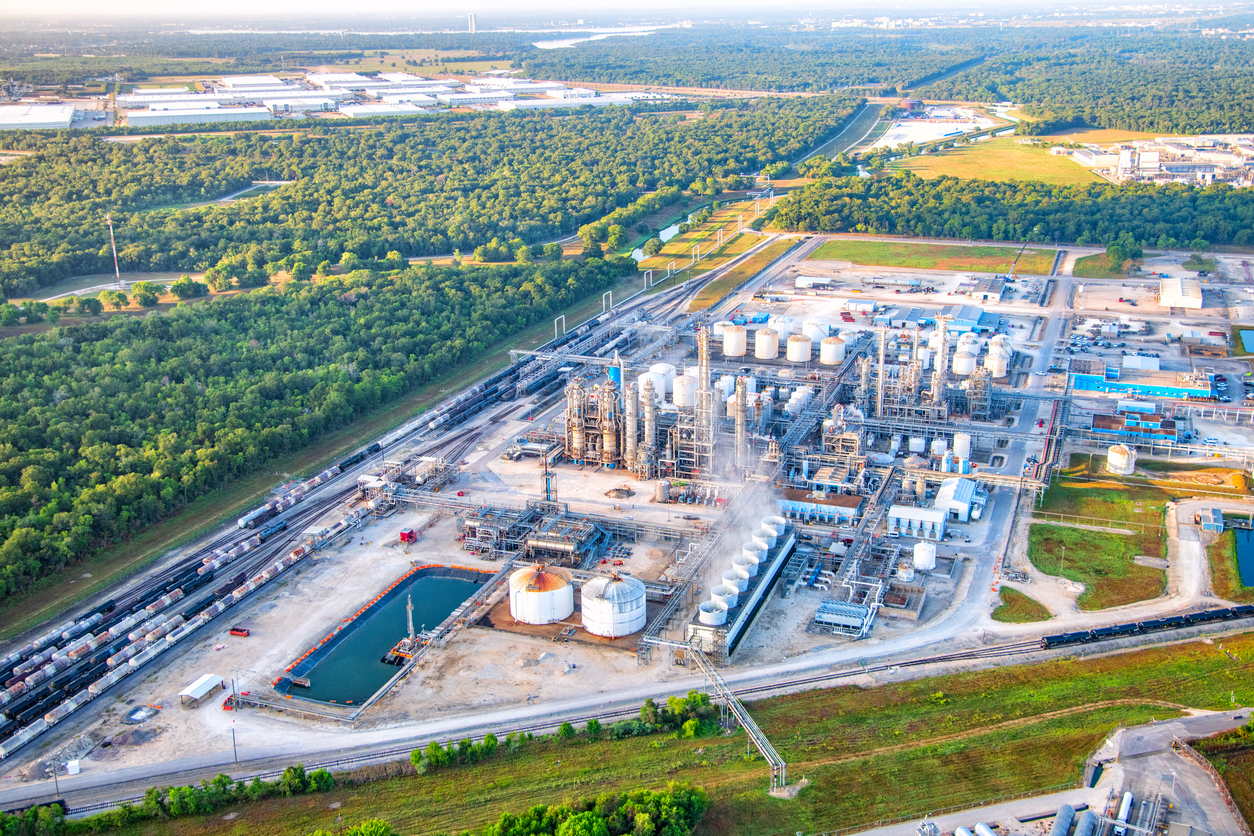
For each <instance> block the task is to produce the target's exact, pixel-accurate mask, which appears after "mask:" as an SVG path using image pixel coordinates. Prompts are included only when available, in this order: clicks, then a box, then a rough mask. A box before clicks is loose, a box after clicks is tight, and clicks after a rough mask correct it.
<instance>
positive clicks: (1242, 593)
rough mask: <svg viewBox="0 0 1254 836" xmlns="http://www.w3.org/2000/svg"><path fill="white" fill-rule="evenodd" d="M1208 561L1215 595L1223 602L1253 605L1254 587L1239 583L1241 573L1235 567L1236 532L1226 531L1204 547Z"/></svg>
mask: <svg viewBox="0 0 1254 836" xmlns="http://www.w3.org/2000/svg"><path fill="white" fill-rule="evenodd" d="M1206 556H1207V558H1209V560H1210V578H1211V586H1212V587H1213V588H1214V590H1215V595H1217V596H1218V597H1220V598H1223V599H1224V600H1225V601H1237V602H1240V603H1242V604H1254V587H1249V586H1245V585H1244V584H1242V583H1241V571H1240V569H1239V567H1238V566H1237V532H1236V531H1234V530H1233V529H1228V530H1227V531H1225V532H1224V533H1223V534H1220V535H1219V536H1218V537H1216V538H1215V541H1214V542H1213V543H1211V544H1210V545H1209V546H1207V547H1206Z"/></svg>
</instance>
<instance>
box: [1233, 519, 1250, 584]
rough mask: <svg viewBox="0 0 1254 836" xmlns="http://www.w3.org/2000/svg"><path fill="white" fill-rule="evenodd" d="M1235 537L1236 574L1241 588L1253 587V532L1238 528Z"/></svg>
mask: <svg viewBox="0 0 1254 836" xmlns="http://www.w3.org/2000/svg"><path fill="white" fill-rule="evenodd" d="M1236 535H1237V573H1238V574H1239V575H1240V576H1241V586H1249V587H1254V531H1251V530H1250V529H1248V528H1238V529H1236Z"/></svg>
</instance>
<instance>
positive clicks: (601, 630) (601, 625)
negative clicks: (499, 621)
mask: <svg viewBox="0 0 1254 836" xmlns="http://www.w3.org/2000/svg"><path fill="white" fill-rule="evenodd" d="M579 603H580V609H581V610H582V621H583V628H584V629H585V630H587V631H588V632H589V633H591V634H592V635H594V636H601V637H603V638H608V639H616V638H620V637H622V636H629V635H631V634H632V633H635V632H638V631H639V630H641V629H643V627H644V624H645V620H646V601H645V588H644V584H643V583H641V582H640V581H638V580H636V579H635V578H633V577H630V576H628V575H618V574H613V575H605V576H601V577H597V578H593V579H591V580H589V581H588V582H586V583H585V584H584V585H583V588H582V589H581V590H580V593H579ZM574 612H575V584H574V581H573V580H572V579H571V575H570V573H569V572H567V571H566V570H565V569H559V568H557V567H554V566H546V565H545V564H543V563H537V564H534V565H532V566H524V567H523V568H521V569H519V570H517V571H516V572H514V573H513V574H512V575H510V576H509V614H510V616H511V617H513V619H514V620H515V621H517V622H520V623H522V624H537V625H544V624H556V623H558V622H560V621H565V620H566V619H568V618H570V617H571V616H572V615H573V614H574Z"/></svg>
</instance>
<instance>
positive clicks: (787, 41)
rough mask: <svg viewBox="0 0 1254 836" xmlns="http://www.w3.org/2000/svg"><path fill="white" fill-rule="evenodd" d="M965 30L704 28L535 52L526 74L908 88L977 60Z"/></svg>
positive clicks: (768, 86)
mask: <svg viewBox="0 0 1254 836" xmlns="http://www.w3.org/2000/svg"><path fill="white" fill-rule="evenodd" d="M970 41H971V38H970V35H969V34H966V33H964V34H963V35H962V36H961V37H956V36H955V35H954V34H952V33H946V32H934V31H928V32H926V33H923V32H905V33H900V34H897V33H893V34H885V33H883V32H873V31H866V30H859V31H845V32H833V33H830V34H829V33H816V32H780V31H778V30H766V31H762V30H754V29H747V28H746V29H738V28H732V27H722V26H720V27H717V28H714V27H710V28H702V29H690V30H689V29H685V30H670V29H668V30H662V31H660V32H657V33H655V34H652V35H650V36H648V37H647V38H607V39H605V40H600V41H589V42H586V43H581V44H576V45H575V46H574V47H573V48H571V49H553V50H534V51H532V52H531V53H529V54H527V55H526V56H525V57H524V58H523V67H524V69H525V71H526V74H527V75H530V76H533V77H536V78H550V79H559V80H571V81H590V82H601V83H618V84H664V85H667V86H672V87H711V88H716V89H717V88H722V89H733V90H772V91H824V90H834V89H839V88H846V87H882V88H890V89H893V90H896V89H898V88H905V87H909V86H913V85H914V84H917V83H919V82H921V81H924V80H926V79H928V78H930V77H932V76H935V75H939V74H942V73H945V72H948V71H950V70H952V69H953V68H955V67H959V66H962V65H963V64H966V63H968V62H971V61H974V60H977V59H979V58H980V57H981V56H982V54H983V53H982V52H981V51H979V48H978V47H972V46H971V44H970Z"/></svg>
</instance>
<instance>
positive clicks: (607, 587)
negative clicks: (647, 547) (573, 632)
mask: <svg viewBox="0 0 1254 836" xmlns="http://www.w3.org/2000/svg"><path fill="white" fill-rule="evenodd" d="M579 603H580V606H581V607H582V609H583V628H584V629H585V630H587V631H588V632H589V633H591V634H592V635H594V636H604V637H605V638H607V639H616V638H618V637H619V636H629V635H631V634H632V633H635V632H638V631H640V630H643V629H644V622H645V596H644V584H643V583H641V582H640V581H638V580H636V579H635V578H633V577H629V576H626V575H610V576H608V577H600V578H593V579H592V580H590V581H588V582H587V583H585V584H584V585H583V589H582V590H580V593H579Z"/></svg>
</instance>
